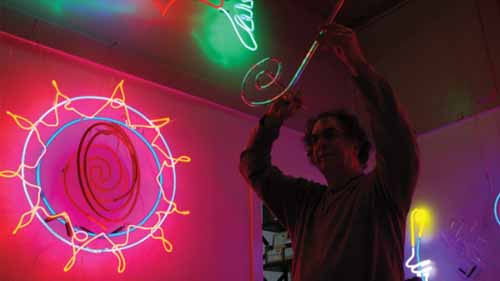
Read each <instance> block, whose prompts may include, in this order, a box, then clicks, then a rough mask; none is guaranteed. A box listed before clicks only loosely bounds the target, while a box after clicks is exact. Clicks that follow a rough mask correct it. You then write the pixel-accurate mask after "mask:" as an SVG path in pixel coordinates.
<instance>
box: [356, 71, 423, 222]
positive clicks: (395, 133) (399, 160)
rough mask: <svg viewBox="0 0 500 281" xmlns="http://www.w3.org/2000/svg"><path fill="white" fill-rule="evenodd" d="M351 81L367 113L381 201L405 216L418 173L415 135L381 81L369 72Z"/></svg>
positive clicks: (396, 102)
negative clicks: (394, 204)
mask: <svg viewBox="0 0 500 281" xmlns="http://www.w3.org/2000/svg"><path fill="white" fill-rule="evenodd" d="M355 81H356V83H357V84H358V87H359V88H360V90H361V92H362V94H363V95H364V98H365V99H366V103H367V109H368V112H369V113H370V119H371V129H372V135H373V139H374V142H375V147H376V167H375V170H374V171H373V173H375V178H376V180H377V181H378V183H379V184H378V185H377V186H379V187H380V188H381V189H383V190H381V191H382V192H383V193H384V194H385V197H388V198H390V199H392V200H393V202H395V203H396V205H398V206H399V207H400V209H401V210H403V211H406V212H407V211H408V210H409V208H410V205H411V198H412V196H413V192H414V190H415V186H416V182H417V178H418V172H419V153H418V146H417V141H416V137H415V132H414V130H413V128H412V127H411V125H410V124H409V122H408V119H407V117H406V114H405V113H404V112H403V111H402V109H401V107H400V105H399V104H398V101H397V99H396V97H395V95H394V92H393V90H392V88H391V86H390V85H389V83H388V82H387V81H386V80H385V79H383V78H382V77H380V76H379V75H378V74H376V73H375V72H371V73H369V74H365V75H360V76H358V77H356V78H355ZM379 191H380V190H379Z"/></svg>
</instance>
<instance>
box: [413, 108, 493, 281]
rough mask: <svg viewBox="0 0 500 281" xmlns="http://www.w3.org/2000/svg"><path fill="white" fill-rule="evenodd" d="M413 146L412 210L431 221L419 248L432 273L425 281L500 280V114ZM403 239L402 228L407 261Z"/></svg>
mask: <svg viewBox="0 0 500 281" xmlns="http://www.w3.org/2000/svg"><path fill="white" fill-rule="evenodd" d="M419 144H420V149H421V159H422V163H421V165H422V170H421V174H420V178H419V181H418V186H417V190H416V193H415V197H414V201H413V207H419V206H426V207H428V208H429V209H430V210H431V213H432V219H433V221H434V223H433V227H432V230H431V233H430V236H429V233H428V232H425V230H424V242H423V243H422V248H421V257H422V259H430V260H432V261H433V267H434V268H435V269H434V271H433V273H432V274H431V276H430V279H429V280H478V281H496V280H500V279H499V278H500V277H499V276H500V261H499V260H498V253H499V251H500V240H499V237H500V225H499V224H498V223H497V222H496V220H495V216H494V207H495V206H494V203H495V198H496V197H497V195H498V194H499V193H500V108H496V109H494V110H491V111H488V112H484V113H481V114H479V115H477V116H475V117H473V118H470V119H467V120H463V121H460V122H457V123H455V124H452V125H449V126H447V127H444V128H440V129H437V130H434V131H431V132H428V133H426V134H423V135H421V136H419ZM496 211H498V210H496ZM409 235H410V230H409V228H408V229H407V242H406V246H405V252H406V255H405V256H406V257H407V258H408V257H409V256H410V241H409V237H410V236H409ZM474 266H476V269H474ZM471 272H472V273H471ZM467 275H469V277H467ZM407 276H408V277H410V276H411V275H410V274H408V272H407Z"/></svg>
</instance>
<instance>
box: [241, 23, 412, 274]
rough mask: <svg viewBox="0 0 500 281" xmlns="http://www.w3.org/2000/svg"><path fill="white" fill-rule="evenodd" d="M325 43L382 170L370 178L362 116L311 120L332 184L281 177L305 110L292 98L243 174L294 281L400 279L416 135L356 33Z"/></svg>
mask: <svg viewBox="0 0 500 281" xmlns="http://www.w3.org/2000/svg"><path fill="white" fill-rule="evenodd" d="M324 40H325V42H324V44H326V45H327V46H328V47H329V48H330V49H332V50H333V51H335V54H336V56H337V57H338V58H339V59H340V60H341V61H342V62H343V63H344V64H345V65H346V67H347V68H348V69H349V71H350V72H351V74H352V75H353V78H354V80H355V81H356V83H357V84H358V86H359V88H360V90H361V92H362V98H363V100H364V104H365V105H366V109H367V111H368V113H369V114H370V118H371V129H372V135H373V139H374V142H375V146H376V167H375V168H374V169H373V171H371V172H368V173H365V172H364V168H365V165H366V162H367V160H368V155H369V151H370V144H369V142H368V140H367V137H366V134H365V133H364V131H363V130H362V129H361V126H360V125H359V122H358V121H357V118H356V117H354V116H352V115H351V114H348V113H346V112H344V111H333V112H326V113H322V114H320V115H318V116H317V117H316V118H313V119H312V120H311V121H310V122H309V125H308V127H307V128H306V134H305V137H304V141H305V144H306V149H307V154H308V156H309V158H310V160H311V162H312V164H313V165H315V166H316V167H317V168H318V169H319V170H320V171H321V173H322V174H323V175H324V177H325V179H326V182H327V183H328V186H324V185H321V184H318V183H315V182H311V181H309V180H306V179H303V178H295V177H290V176H286V175H283V174H282V172H281V171H280V170H279V169H278V168H277V167H274V166H273V165H272V164H271V156H270V155H271V146H272V143H273V141H274V140H276V139H277V138H278V135H279V128H280V126H281V124H282V123H283V122H284V121H285V120H286V119H287V118H289V117H290V116H291V115H292V114H293V113H294V112H296V111H297V110H299V109H300V106H301V101H300V98H298V97H297V96H296V95H294V94H290V95H287V96H285V97H283V98H281V99H279V100H277V101H276V102H275V103H274V104H272V105H271V107H270V108H269V110H268V111H267V113H266V114H265V115H264V116H263V118H262V119H261V121H260V124H259V126H258V128H257V129H256V131H255V134H254V135H253V137H252V138H251V139H250V141H249V144H248V147H247V149H246V150H245V151H244V152H243V153H242V154H241V162H240V171H241V173H242V175H243V177H244V178H245V179H246V180H247V181H248V183H249V184H250V185H251V187H252V188H253V189H254V190H255V192H256V193H257V194H258V195H259V197H260V198H261V199H262V200H263V201H264V203H265V204H266V205H267V206H268V207H269V208H270V209H271V211H272V212H273V213H274V215H275V216H276V217H277V218H278V220H279V221H280V222H281V223H282V224H283V225H284V226H285V227H286V228H287V230H288V231H289V233H290V237H291V240H292V247H293V251H294V260H293V263H292V275H293V280H294V281H327V280H335V281H344V280H345V281H402V280H403V276H404V274H403V258H404V257H403V247H404V237H405V225H406V216H407V213H408V211H409V208H410V204H411V198H412V194H413V191H414V188H415V184H416V180H417V175H418V167H419V161H418V153H417V151H418V150H417V145H416V140H415V136H414V133H413V131H412V129H411V128H410V126H409V124H408V123H407V121H406V118H405V117H404V115H403V114H402V112H401V110H400V108H399V105H398V103H397V100H396V97H395V96H394V94H393V91H392V89H391V87H390V86H389V84H388V83H387V82H386V81H385V80H384V79H383V78H382V77H381V76H380V75H379V74H377V73H376V72H375V71H374V70H373V68H372V67H371V66H370V65H369V64H368V62H367V61H366V59H365V57H364V55H363V53H362V51H361V48H360V47H359V43H358V40H357V37H356V34H355V33H354V32H353V31H352V30H351V29H349V28H347V27H344V26H341V25H337V24H333V25H330V26H329V27H328V32H327V35H326V38H324Z"/></svg>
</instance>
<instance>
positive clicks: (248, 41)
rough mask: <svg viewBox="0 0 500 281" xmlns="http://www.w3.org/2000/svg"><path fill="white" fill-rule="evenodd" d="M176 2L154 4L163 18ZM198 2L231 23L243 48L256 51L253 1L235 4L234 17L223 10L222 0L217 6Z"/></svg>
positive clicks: (157, 0)
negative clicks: (217, 12)
mask: <svg viewBox="0 0 500 281" xmlns="http://www.w3.org/2000/svg"><path fill="white" fill-rule="evenodd" d="M176 1H177V0H170V1H169V2H167V3H166V4H165V5H164V4H162V3H161V0H154V3H155V5H156V7H157V8H158V9H159V10H160V12H161V15H162V16H165V15H166V14H167V12H168V10H169V9H170V8H171V7H172V5H173V4H174V3H175V2H176ZM198 1H200V2H202V3H203V4H206V5H208V6H210V7H212V8H215V9H217V10H219V11H220V12H221V13H223V14H224V15H225V16H226V18H227V19H228V20H229V22H230V23H231V26H232V27H233V30H234V32H235V34H236V36H238V39H239V40H240V42H241V44H242V45H243V46H244V47H245V48H247V49H248V50H250V51H256V50H257V49H258V47H259V46H258V45H257V41H256V40H255V35H254V31H255V23H254V21H253V3H254V1H253V0H241V2H240V3H237V4H235V5H234V9H235V10H236V11H237V13H236V15H234V16H231V14H230V13H229V12H228V10H227V9H225V8H224V0H220V3H219V4H218V5H215V4H213V3H211V2H210V1H207V0H198Z"/></svg>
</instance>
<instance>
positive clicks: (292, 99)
mask: <svg viewBox="0 0 500 281" xmlns="http://www.w3.org/2000/svg"><path fill="white" fill-rule="evenodd" d="M301 107H302V97H301V95H300V93H292V92H288V93H285V94H284V95H283V96H281V97H280V98H279V99H277V100H276V101H275V102H273V103H272V104H271V106H270V107H269V108H268V110H267V112H266V114H265V115H266V124H265V126H268V127H273V126H280V125H281V124H282V123H283V121H285V120H286V119H288V118H290V116H292V115H293V114H294V113H295V112H297V111H298V110H299V109H300V108H301Z"/></svg>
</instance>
